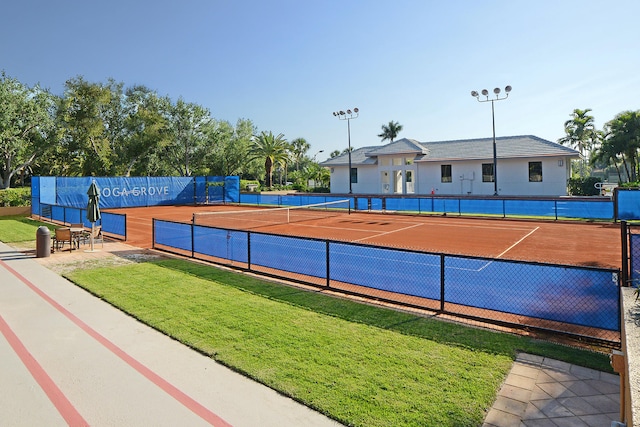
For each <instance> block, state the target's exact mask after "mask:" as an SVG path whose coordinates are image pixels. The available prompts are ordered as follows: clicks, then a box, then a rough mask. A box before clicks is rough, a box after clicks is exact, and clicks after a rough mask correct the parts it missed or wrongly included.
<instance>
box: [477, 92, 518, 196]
mask: <svg viewBox="0 0 640 427" xmlns="http://www.w3.org/2000/svg"><path fill="white" fill-rule="evenodd" d="M500 92H501V91H500V88H498V87H497V88H495V89H493V93H494V94H495V95H496V97H495V99H489V91H488V90H486V89H482V95H483V96H485V97H486V98H487V99H480V94H479V93H478V92H476V91H475V90H472V91H471V96H473V97H474V98H476V99H477V100H478V102H491V122H492V124H493V195H494V196H497V195H498V155H497V151H496V116H495V112H494V109H493V103H494V102H495V101H502V100H505V99H507V98H508V97H509V92H511V86H507V87H505V88H504V92H505V96H503V97H502V98H500Z"/></svg>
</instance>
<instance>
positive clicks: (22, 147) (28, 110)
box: [0, 72, 54, 188]
mask: <svg viewBox="0 0 640 427" xmlns="http://www.w3.org/2000/svg"><path fill="white" fill-rule="evenodd" d="M53 105H54V97H53V96H51V95H50V94H49V93H48V92H46V91H44V90H42V89H40V88H39V87H34V88H29V87H26V86H25V85H23V84H22V83H20V82H19V81H18V80H16V79H13V78H11V77H8V76H7V75H6V74H5V73H4V72H2V73H0V158H1V159H2V161H1V162H0V178H1V180H0V188H8V187H9V186H10V185H11V178H12V177H13V176H14V175H15V174H17V173H18V172H21V171H26V170H28V169H29V167H30V166H31V165H32V164H33V162H34V161H35V159H36V158H37V156H38V155H40V154H42V152H43V151H44V150H45V148H46V146H47V144H48V143H50V141H48V138H51V137H52V136H53V133H54V126H53V116H52V114H53V113H52V109H53Z"/></svg>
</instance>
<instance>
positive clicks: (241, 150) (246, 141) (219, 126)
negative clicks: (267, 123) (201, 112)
mask: <svg viewBox="0 0 640 427" xmlns="http://www.w3.org/2000/svg"><path fill="white" fill-rule="evenodd" d="M255 132H256V129H255V126H254V125H253V123H252V122H251V120H246V119H239V120H238V121H237V122H236V126H235V127H233V126H231V124H230V123H229V122H226V121H224V122H218V123H216V126H215V127H214V129H213V130H212V138H213V140H214V144H213V147H212V150H211V151H210V153H209V156H208V158H207V164H208V166H209V173H210V174H212V175H224V176H230V175H243V174H245V173H247V172H248V169H249V163H250V162H247V153H248V151H249V146H250V144H251V138H252V136H253V134H254V133H255Z"/></svg>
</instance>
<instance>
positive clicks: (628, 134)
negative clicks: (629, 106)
mask: <svg viewBox="0 0 640 427" xmlns="http://www.w3.org/2000/svg"><path fill="white" fill-rule="evenodd" d="M605 128H607V129H608V130H609V131H610V137H609V140H610V141H611V143H612V144H613V145H614V146H615V147H616V151H618V152H619V153H620V154H622V155H623V162H624V163H623V164H624V167H625V170H626V172H627V177H628V179H629V181H630V182H635V181H636V179H637V176H638V150H640V111H624V112H622V113H620V114H618V115H617V116H616V117H615V118H614V119H613V120H611V121H609V122H607V123H606V125H605ZM625 156H626V161H625V160H624V157H625ZM627 163H628V164H629V165H628V166H630V167H631V171H629V170H628V169H627Z"/></svg>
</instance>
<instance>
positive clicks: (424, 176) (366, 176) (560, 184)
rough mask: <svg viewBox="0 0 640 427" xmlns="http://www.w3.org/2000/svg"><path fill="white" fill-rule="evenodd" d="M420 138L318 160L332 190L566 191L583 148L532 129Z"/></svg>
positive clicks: (516, 193) (534, 193)
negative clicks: (490, 135)
mask: <svg viewBox="0 0 640 427" xmlns="http://www.w3.org/2000/svg"><path fill="white" fill-rule="evenodd" d="M496 147H497V149H496V152H497V167H496V172H497V173H496V174H494V170H493V169H494V167H493V138H482V139H467V140H457V141H436V142H418V141H416V140H413V139H407V138H403V139H400V140H398V141H394V142H392V143H390V144H387V145H380V146H372V147H364V148H359V149H356V150H353V151H352V153H351V173H349V156H348V155H347V154H343V155H341V156H338V157H334V158H331V159H329V160H326V161H324V162H322V163H320V166H323V167H327V168H330V170H331V192H332V193H349V176H351V189H352V192H353V193H354V194H390V195H391V194H407V195H410V194H416V195H419V194H423V195H424V194H432V193H433V194H441V195H493V194H494V190H495V184H494V177H495V176H497V189H498V194H499V195H501V196H564V195H566V194H567V181H568V179H569V177H570V175H571V160H574V159H579V158H580V153H579V152H578V151H576V150H574V149H572V148H569V147H565V146H562V145H560V144H557V143H555V142H551V141H547V140H544V139H542V138H538V137H536V136H532V135H525V136H507V137H499V138H496Z"/></svg>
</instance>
